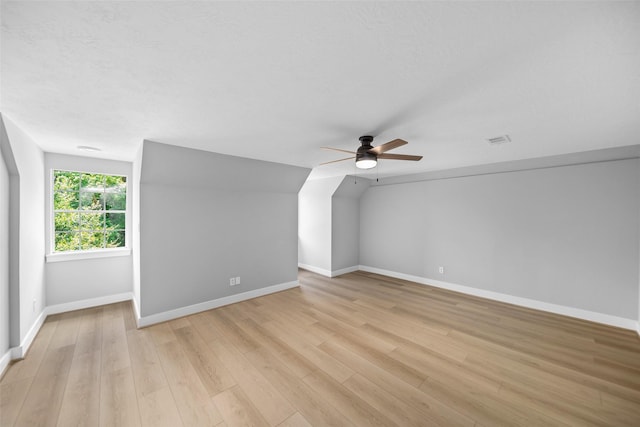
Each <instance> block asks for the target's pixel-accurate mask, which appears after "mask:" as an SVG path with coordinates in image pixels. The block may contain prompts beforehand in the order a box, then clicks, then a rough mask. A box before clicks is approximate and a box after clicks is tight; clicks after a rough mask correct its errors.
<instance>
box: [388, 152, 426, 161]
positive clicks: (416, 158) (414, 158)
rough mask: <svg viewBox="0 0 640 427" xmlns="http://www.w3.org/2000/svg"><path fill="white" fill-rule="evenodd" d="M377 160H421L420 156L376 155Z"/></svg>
mask: <svg viewBox="0 0 640 427" xmlns="http://www.w3.org/2000/svg"><path fill="white" fill-rule="evenodd" d="M378 158H379V159H389V160H415V161H418V160H420V159H422V156H410V155H408V154H384V153H382V154H378Z"/></svg>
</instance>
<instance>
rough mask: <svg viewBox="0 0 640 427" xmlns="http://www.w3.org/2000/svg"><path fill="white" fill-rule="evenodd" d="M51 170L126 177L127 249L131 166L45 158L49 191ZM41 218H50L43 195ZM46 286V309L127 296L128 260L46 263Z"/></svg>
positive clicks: (48, 155) (129, 285)
mask: <svg viewBox="0 0 640 427" xmlns="http://www.w3.org/2000/svg"><path fill="white" fill-rule="evenodd" d="M53 169H62V170H71V171H79V172H91V173H105V174H114V175H126V176H127V205H128V215H127V230H128V233H127V238H128V242H129V243H128V246H130V245H131V229H132V221H131V198H132V196H133V192H134V189H133V185H132V184H131V174H132V164H131V163H129V162H120V161H114V160H103V159H94V158H90V157H80V156H68V155H63V154H52V153H46V154H45V177H46V178H45V182H46V188H50V187H51V185H52V183H51V173H52V170H53ZM45 200H46V202H45V215H46V218H51V206H52V205H51V203H52V202H51V192H50V191H47V192H46V198H45ZM51 227H52V224H51V221H50V220H49V221H47V224H46V239H45V241H46V245H47V246H46V247H47V248H48V251H49V252H50V251H51V250H52V243H51ZM45 280H46V283H47V305H55V304H62V303H68V302H74V301H81V300H85V299H90V298H99V297H105V296H109V295H116V294H121V293H125V292H131V291H132V288H133V272H132V256H131V255H129V256H118V257H110V258H96V259H80V260H66V261H61V262H47V263H46V266H45Z"/></svg>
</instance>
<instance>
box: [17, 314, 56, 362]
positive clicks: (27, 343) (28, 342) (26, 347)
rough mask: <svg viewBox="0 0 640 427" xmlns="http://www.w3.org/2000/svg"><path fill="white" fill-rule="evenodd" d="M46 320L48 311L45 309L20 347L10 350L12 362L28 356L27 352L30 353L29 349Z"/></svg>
mask: <svg viewBox="0 0 640 427" xmlns="http://www.w3.org/2000/svg"><path fill="white" fill-rule="evenodd" d="M46 318H47V309H46V308H45V309H44V310H42V312H41V313H40V315H39V316H38V318H37V319H36V321H35V322H33V325H32V326H31V329H29V332H27V335H25V337H24V339H23V340H22V342H21V343H20V345H19V346H17V347H13V348H11V349H10V351H11V360H17V359H23V358H24V355H25V354H27V351H29V347H31V344H33V340H34V339H35V337H36V335H38V332H39V331H40V328H41V327H42V324H43V323H44V321H45V319H46Z"/></svg>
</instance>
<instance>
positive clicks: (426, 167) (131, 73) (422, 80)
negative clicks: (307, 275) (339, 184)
mask: <svg viewBox="0 0 640 427" xmlns="http://www.w3.org/2000/svg"><path fill="white" fill-rule="evenodd" d="M1 8H2V10H1V12H2V18H1V19H2V40H1V46H0V47H1V57H0V60H1V70H0V71H1V72H2V80H1V86H0V90H1V92H0V93H1V98H0V109H1V110H2V111H3V113H5V114H7V116H8V117H10V118H11V120H13V121H14V122H15V123H17V124H18V125H19V126H20V127H21V128H23V129H24V130H25V131H26V132H27V133H28V134H30V135H31V136H32V137H33V138H34V139H35V140H36V141H37V142H38V143H39V144H40V145H41V147H42V148H43V149H44V150H45V151H51V152H59V153H70V154H81V153H79V152H78V151H77V146H79V145H89V146H94V147H97V148H100V149H101V150H102V151H101V152H100V153H98V154H92V155H96V156H102V157H105V158H112V159H120V160H131V159H133V158H134V155H135V152H136V151H137V149H138V147H139V145H140V144H141V143H142V141H143V140H144V139H150V140H153V141H158V142H161V143H166V144H173V145H179V146H185V147H190V148H197V149H203V150H208V151H213V152H219V153H223V154H230V155H234V156H242V157H249V158H254V159H260V160H267V161H272V162H280V163H286V164H291V165H296V166H303V167H314V166H316V165H318V164H319V163H321V162H325V161H329V160H334V159H337V158H339V156H340V155H339V154H338V156H337V157H336V153H332V152H329V151H322V150H320V149H319V147H320V146H325V145H330V146H333V147H337V148H342V149H347V150H354V149H355V148H357V146H358V137H359V136H361V135H364V134H372V135H374V136H376V140H375V141H374V145H377V144H381V143H384V142H386V141H389V140H391V139H394V138H403V139H405V140H407V141H409V145H407V146H405V147H402V148H400V149H398V150H396V151H394V152H397V153H399V154H403V153H410V154H418V155H423V156H424V159H423V160H422V161H420V162H394V161H392V160H389V161H383V162H380V166H379V168H377V170H373V171H371V172H370V174H373V175H374V176H375V174H376V173H378V174H381V176H382V175H398V174H407V173H418V172H424V171H430V170H438V169H446V168H453V167H463V166H470V165H478V164H486V163H495V162H500V161H509V160H518V159H525V158H533V157H541V156H550V155H558V154H563V153H570V152H579V151H587V150H595V149H603V148H611V147H619V146H625V145H632V144H638V143H639V142H640V137H639V136H640V120H638V117H640V103H639V102H638V100H639V99H640V2H611V1H603V2H64V1H63V2H58V1H57V2H22V1H20V2H12V1H3V2H2V4H1ZM503 134H508V135H509V136H510V138H511V140H512V141H511V142H510V143H507V144H502V145H499V146H490V145H489V144H488V143H487V142H486V139H487V138H491V137H495V136H499V135H503ZM346 173H353V163H352V162H341V163H336V164H332V165H327V166H323V167H321V168H316V169H315V170H314V172H313V173H312V175H314V176H316V177H320V176H335V175H343V174H346Z"/></svg>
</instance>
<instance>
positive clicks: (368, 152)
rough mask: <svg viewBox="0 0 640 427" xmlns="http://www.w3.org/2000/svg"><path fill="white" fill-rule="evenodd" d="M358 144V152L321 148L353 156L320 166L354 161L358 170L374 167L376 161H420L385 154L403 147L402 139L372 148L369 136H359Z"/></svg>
mask: <svg viewBox="0 0 640 427" xmlns="http://www.w3.org/2000/svg"><path fill="white" fill-rule="evenodd" d="M359 139H360V143H361V144H362V145H361V146H360V147H358V151H356V152H353V151H348V150H342V149H340V148H331V147H321V148H324V149H325V150H334V151H341V152H343V153H349V154H355V156H353V157H347V158H346V159H339V160H333V161H330V162H325V163H320V165H321V166H322V165H326V164H329V163H336V162H342V161H345V160H351V159H356V167H358V168H360V169H371V168H374V167H375V166H376V164H377V163H378V159H390V160H414V161H418V160H420V159H422V156H410V155H407V154H387V151H389V150H393V149H394V148H398V147H401V146H403V145H406V144H408V142H407V141H405V140H403V139H394V140H393V141H389V142H387V143H385V144H382V145H378V146H377V147H373V146H372V145H371V143H372V142H373V137H372V136H370V135H365V136H361V137H360V138H359Z"/></svg>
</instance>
